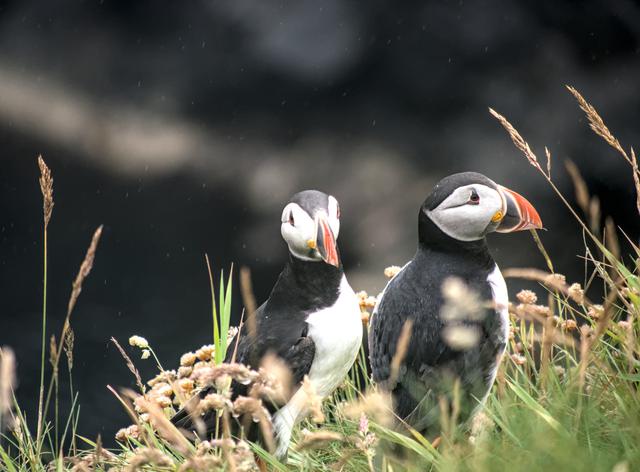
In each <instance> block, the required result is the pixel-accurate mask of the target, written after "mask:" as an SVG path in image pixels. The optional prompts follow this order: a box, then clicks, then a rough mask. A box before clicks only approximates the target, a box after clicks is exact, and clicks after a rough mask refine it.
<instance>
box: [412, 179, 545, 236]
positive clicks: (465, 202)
mask: <svg viewBox="0 0 640 472" xmlns="http://www.w3.org/2000/svg"><path fill="white" fill-rule="evenodd" d="M425 219H428V220H429V221H430V222H432V223H433V224H434V225H435V226H436V227H437V228H438V229H439V230H440V231H442V232H443V233H444V234H445V235H447V236H448V237H450V238H453V239H455V240H458V241H462V242H470V241H478V240H481V239H483V238H484V237H485V236H486V235H487V234H488V233H491V232H493V231H497V232H499V233H510V232H512V231H521V230H525V229H541V228H542V220H541V219H540V216H539V215H538V212H537V211H536V210H535V208H534V207H533V205H531V203H529V202H528V201H527V199H525V198H524V197H523V196H522V195H520V194H518V193H516V192H514V191H513V190H509V189H508V188H506V187H503V186H501V185H498V184H496V183H495V182H494V181H493V180H491V179H489V178H488V177H485V176H484V175H482V174H478V173H476V172H463V173H460V174H453V175H450V176H448V177H445V178H444V179H442V180H441V181H440V182H438V183H437V184H436V186H435V187H434V189H433V191H432V192H431V194H430V195H429V196H428V197H427V199H426V200H425V202H424V203H423V204H422V207H421V209H420V221H421V224H420V231H421V232H422V231H427V228H426V226H425V225H424V224H423V223H425V221H424V220H425ZM422 236H423V235H421V237H422Z"/></svg>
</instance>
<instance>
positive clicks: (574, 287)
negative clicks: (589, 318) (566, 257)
mask: <svg viewBox="0 0 640 472" xmlns="http://www.w3.org/2000/svg"><path fill="white" fill-rule="evenodd" d="M569 297H571V299H572V300H573V301H574V302H576V303H579V304H583V303H584V290H582V287H581V286H580V284H579V283H574V284H571V286H570V287H569Z"/></svg>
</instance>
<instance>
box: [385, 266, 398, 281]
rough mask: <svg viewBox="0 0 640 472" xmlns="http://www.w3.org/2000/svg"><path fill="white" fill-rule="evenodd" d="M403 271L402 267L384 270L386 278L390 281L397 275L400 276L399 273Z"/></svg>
mask: <svg viewBox="0 0 640 472" xmlns="http://www.w3.org/2000/svg"><path fill="white" fill-rule="evenodd" d="M401 270H402V267H399V266H395V265H393V266H389V267H387V268H386V269H385V270H384V276H385V277H386V278H388V279H392V278H394V277H395V276H396V275H398V272H400V271H401Z"/></svg>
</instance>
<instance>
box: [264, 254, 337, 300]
mask: <svg viewBox="0 0 640 472" xmlns="http://www.w3.org/2000/svg"><path fill="white" fill-rule="evenodd" d="M343 276H344V271H343V269H342V264H340V267H334V266H332V265H330V264H326V263H324V262H322V261H303V260H302V259H298V258H297V257H295V256H293V255H291V254H289V260H288V261H287V263H286V264H285V266H284V269H283V271H282V272H281V273H280V277H279V278H278V281H277V282H276V284H275V286H274V287H273V291H272V292H271V296H270V297H269V303H270V304H273V305H274V306H275V305H279V304H283V303H284V304H286V305H287V306H290V307H295V309H296V310H301V311H308V310H314V309H320V308H324V307H328V306H332V305H333V304H334V303H335V301H336V300H337V299H338V295H339V294H340V283H341V282H342V277H343Z"/></svg>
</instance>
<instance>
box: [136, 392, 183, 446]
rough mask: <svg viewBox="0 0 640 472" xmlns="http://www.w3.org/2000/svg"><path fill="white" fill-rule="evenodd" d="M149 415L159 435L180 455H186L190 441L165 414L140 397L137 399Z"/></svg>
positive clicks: (150, 421)
mask: <svg viewBox="0 0 640 472" xmlns="http://www.w3.org/2000/svg"><path fill="white" fill-rule="evenodd" d="M135 400H136V402H138V403H139V404H140V406H141V408H143V409H144V410H145V411H146V412H147V413H148V414H149V423H150V424H151V425H152V426H153V428H154V429H155V430H156V431H157V432H158V434H159V435H160V436H161V437H162V438H164V439H165V440H166V441H168V442H169V443H170V444H171V445H172V446H173V447H175V448H176V449H177V450H178V451H179V452H180V453H182V454H186V453H187V452H188V451H189V449H190V443H189V441H188V440H187V439H186V438H185V437H184V435H183V434H182V433H181V432H180V431H179V430H178V428H176V427H175V426H174V425H173V424H172V423H171V421H169V420H168V419H167V417H166V416H165V414H164V412H163V411H162V410H161V409H160V408H159V407H158V406H156V405H155V404H154V403H153V402H150V401H148V400H146V399H145V398H144V397H140V396H138V397H137V398H136V399H135Z"/></svg>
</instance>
